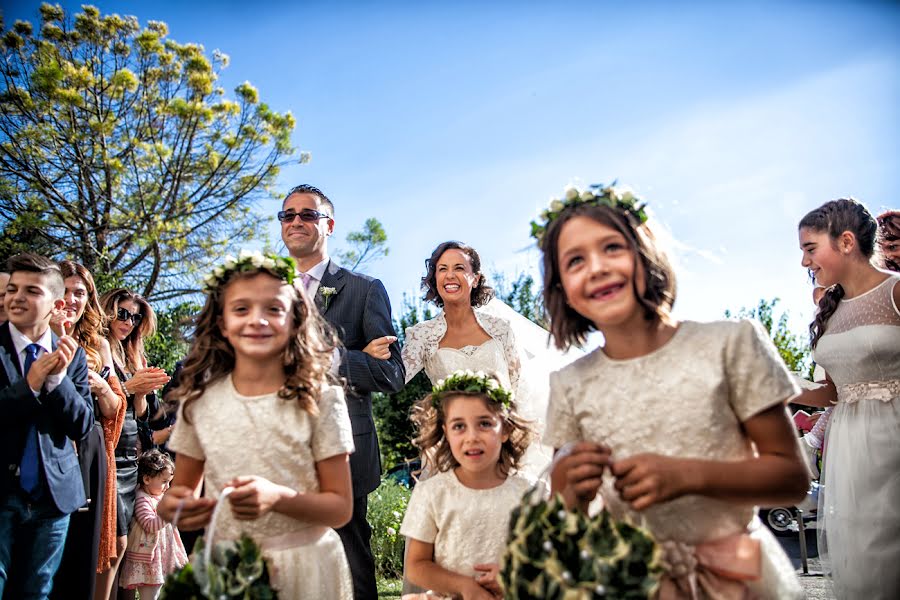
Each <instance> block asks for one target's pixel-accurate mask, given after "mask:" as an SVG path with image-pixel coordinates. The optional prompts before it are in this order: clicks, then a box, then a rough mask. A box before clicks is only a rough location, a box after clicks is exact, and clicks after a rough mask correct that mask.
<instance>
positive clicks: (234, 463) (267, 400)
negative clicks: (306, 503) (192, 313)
mask: <svg viewBox="0 0 900 600" xmlns="http://www.w3.org/2000/svg"><path fill="white" fill-rule="evenodd" d="M318 406H319V415H318V417H311V416H310V415H309V414H308V413H307V412H306V411H304V410H302V409H300V408H299V406H298V405H297V403H296V402H291V401H284V400H281V399H279V398H278V397H277V396H276V395H275V394H266V395H263V396H242V395H240V394H239V393H238V392H237V390H235V389H234V385H233V384H232V381H231V377H230V376H228V377H225V378H223V379H222V380H220V381H218V382H215V383H214V384H212V385H210V386H209V387H207V389H206V392H205V393H204V394H203V395H202V396H201V397H200V398H198V399H197V400H196V402H194V403H193V404H191V405H190V406H189V407H188V414H189V416H190V417H191V422H190V423H188V422H187V421H186V420H185V418H184V414H183V409H182V408H179V410H178V420H177V421H176V424H175V429H174V431H173V432H172V437H171V439H170V441H169V447H170V448H172V449H173V450H174V451H175V452H177V453H179V454H184V455H185V456H190V457H191V458H195V459H197V460H202V461H204V462H205V464H204V468H203V473H204V477H205V482H206V486H205V489H204V496H206V497H209V498H217V497H218V496H219V493H220V492H221V490H222V487H223V486H224V485H225V484H226V483H227V482H228V481H230V480H231V479H232V478H234V477H237V476H240V475H258V476H260V477H264V478H266V479H268V480H270V481H272V482H274V483H278V484H281V485H285V486H288V487H290V488H293V489H296V490H299V491H300V492H316V491H318V490H319V480H318V478H317V476H316V462H317V461H321V460H325V459H326V458H330V457H332V456H336V455H338V454H343V453H348V452H353V433H352V431H351V429H350V417H349V416H348V413H347V405H346V403H345V401H344V393H343V390H342V389H341V388H339V387H335V386H328V387H325V388H324V389H323V391H322V394H321V396H320V398H319V402H318ZM242 532H246V533H247V534H249V535H250V536H252V537H253V538H254V539H255V540H256V541H257V542H258V543H259V544H260V545H261V546H262V547H263V550H264V552H265V555H266V557H267V558H268V559H269V565H270V568H271V569H272V574H273V584H274V585H273V587H276V588H277V589H278V591H279V593H280V597H281V598H290V599H294V598H309V599H320V598H338V599H343V598H348V599H350V598H352V597H353V585H352V583H351V579H350V568H349V566H348V563H347V558H346V556H345V554H344V547H343V545H342V544H341V540H340V538H339V537H338V534H337V533H336V532H335V531H334V530H333V529H330V528H328V527H323V526H320V525H314V524H311V523H304V522H303V521H300V520H298V519H293V518H291V517H287V516H285V515H282V514H279V513H276V512H270V513H268V514H266V515H264V516H263V517H260V518H259V519H257V520H255V521H238V520H236V519H235V518H234V517H233V516H232V514H231V511H230V510H225V509H223V510H222V511H221V512H220V513H219V517H218V523H217V524H216V541H219V540H228V539H236V538H238V537H240V535H241V533H242Z"/></svg>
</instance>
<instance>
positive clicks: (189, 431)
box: [168, 398, 206, 460]
mask: <svg viewBox="0 0 900 600" xmlns="http://www.w3.org/2000/svg"><path fill="white" fill-rule="evenodd" d="M199 401H200V399H199V398H198V399H197V400H195V401H194V407H193V408H196V407H197V403H198V402H199ZM191 414H192V415H193V414H194V413H193V412H191ZM168 446H169V448H171V449H172V450H174V451H175V452H177V453H179V454H184V455H185V456H190V457H191V458H195V459H197V460H206V454H205V453H204V452H203V445H202V444H201V443H200V438H199V437H198V436H197V430H196V429H195V428H194V424H193V423H188V422H187V420H186V419H185V418H184V403H180V404H179V405H178V412H177V416H176V418H175V426H174V428H173V429H172V435H171V436H170V437H169V443H168Z"/></svg>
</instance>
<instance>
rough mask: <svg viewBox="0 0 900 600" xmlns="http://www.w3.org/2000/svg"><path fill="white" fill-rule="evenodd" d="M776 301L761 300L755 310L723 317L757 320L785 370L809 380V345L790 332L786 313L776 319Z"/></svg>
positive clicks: (810, 363) (726, 312) (745, 310)
mask: <svg viewBox="0 0 900 600" xmlns="http://www.w3.org/2000/svg"><path fill="white" fill-rule="evenodd" d="M778 301H779V299H778V298H772V299H771V300H766V299H765V298H763V299H761V300H760V301H759V304H757V305H756V308H747V307H743V308H741V309H740V310H739V311H738V312H737V314H736V315H735V314H732V313H731V311H729V310H726V311H725V317H726V318H729V319H731V318H738V319H756V320H758V321H759V322H760V323H762V326H763V327H764V328H765V329H766V331H767V332H768V333H769V337H771V338H772V342H774V344H775V347H776V348H777V349H778V354H780V355H781V358H782V360H784V364H786V365H787V368H788V369H789V370H791V371H793V372H795V373H800V374H802V375H804V376H808V377H809V378H810V379H811V378H812V368H813V367H812V362H811V360H810V353H809V344H808V342H807V340H806V337H805V336H799V335H797V334H795V333H793V332H792V331H791V330H790V327H789V326H788V314H787V313H781V315H780V316H779V317H778V318H777V319H776V317H775V305H776V304H778Z"/></svg>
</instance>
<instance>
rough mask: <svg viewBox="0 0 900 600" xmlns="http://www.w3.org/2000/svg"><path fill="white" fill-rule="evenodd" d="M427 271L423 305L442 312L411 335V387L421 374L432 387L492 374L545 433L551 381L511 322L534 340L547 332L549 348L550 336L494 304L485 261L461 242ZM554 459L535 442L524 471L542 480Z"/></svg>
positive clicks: (406, 352) (442, 248) (447, 246)
mask: <svg viewBox="0 0 900 600" xmlns="http://www.w3.org/2000/svg"><path fill="white" fill-rule="evenodd" d="M425 266H426V268H427V273H426V274H425V276H424V277H423V278H422V289H423V290H424V291H425V297H424V299H425V301H426V302H428V301H430V302H433V303H434V304H436V305H437V306H438V308H441V309H443V310H442V311H441V312H440V313H439V314H438V315H437V316H436V317H435V318H433V319H429V320H428V321H423V322H421V323H417V324H415V325H413V326H412V327H409V328H408V329H407V330H406V343H405V345H404V347H403V354H402V356H403V365H404V366H405V367H406V381H407V382H409V381H410V380H411V379H412V378H413V377H414V376H415V375H416V373H418V372H419V371H421V370H422V369H424V370H425V374H426V375H427V376H428V379H430V380H431V381H432V383H434V382H437V381H439V380H441V379H444V378H445V377H447V376H448V375H449V374H450V373H452V372H453V371H456V370H458V369H471V370H472V371H484V372H485V373H492V374H494V375H495V376H496V377H497V378H498V380H499V381H500V383H502V384H503V386H504V387H507V389H511V390H514V391H515V398H516V404H517V405H518V408H519V411H520V413H521V414H522V415H523V416H526V417H527V418H529V419H531V420H533V421H535V422H536V426H537V429H538V433H541V432H542V430H543V421H544V418H545V415H546V411H547V398H548V394H547V392H548V390H546V389H545V388H546V382H545V381H543V379H546V377H544V378H541V377H540V376H535V375H534V374H533V373H532V370H533V369H532V368H531V366H532V363H535V364H536V363H538V362H541V363H544V362H546V361H545V360H541V361H538V360H535V359H536V356H535V353H534V352H529V351H528V350H526V349H524V348H522V347H521V343H520V342H517V336H516V334H514V333H513V326H512V324H511V322H517V321H523V322H527V324H524V325H523V324H522V323H519V325H518V326H517V330H520V331H523V332H528V334H529V335H530V331H531V330H530V329H529V327H530V328H532V329H534V330H537V331H540V332H542V333H543V338H542V342H541V343H542V344H543V345H544V347H545V348H546V340H547V337H546V335H547V332H546V331H545V330H543V329H541V328H539V327H538V326H537V325H534V324H532V323H531V322H530V321H528V320H527V319H525V318H524V317H521V316H520V315H518V314H517V313H516V312H515V311H513V310H512V309H510V308H509V307H508V306H506V305H504V304H503V303H502V302H500V301H499V300H492V298H493V296H494V290H493V289H492V288H491V287H490V286H488V285H487V283H486V282H485V277H484V274H483V273H482V272H481V258H480V257H479V256H478V252H476V251H475V249H474V248H472V247H471V246H468V245H466V244H464V243H462V242H457V241H448V242H444V243H442V244H440V245H438V247H437V248H435V249H434V252H432V253H431V257H430V258H429V259H428V260H426V261H425ZM498 305H499V306H498ZM500 315H502V316H500ZM536 337H537V338H541V336H540V335H537V336H536ZM541 343H538V344H534V345H536V346H540V345H541ZM542 358H544V357H542ZM523 361H524V362H525V363H526V364H527V365H528V366H529V368H528V372H529V377H522V376H521V374H522V364H523ZM543 370H544V371H546V367H543ZM547 373H549V371H547V372H545V373H544V374H545V375H546V374H547ZM551 458H552V450H551V449H549V448H543V447H542V446H541V445H540V444H539V443H537V442H535V443H533V444H532V447H531V448H530V449H529V452H528V453H527V454H526V456H525V458H524V461H523V469H524V470H526V471H528V472H530V473H532V474H533V475H537V474H539V473H540V472H541V471H542V470H543V468H544V467H545V466H546V465H547V464H548V463H549V461H550V459H551Z"/></svg>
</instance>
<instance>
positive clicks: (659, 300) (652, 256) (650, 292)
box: [541, 204, 676, 350]
mask: <svg viewBox="0 0 900 600" xmlns="http://www.w3.org/2000/svg"><path fill="white" fill-rule="evenodd" d="M575 217H587V218H589V219H593V220H594V221H597V222H598V223H601V224H603V225H606V226H607V227H610V228H612V229H615V230H616V231H618V232H619V233H621V234H622V235H623V236H624V237H625V240H626V241H627V242H628V247H629V249H630V250H631V251H632V253H633V254H634V261H635V266H637V264H638V261H640V265H641V267H643V273H644V293H643V294H639V293H638V282H637V278H636V277H635V278H633V279H632V281H631V285H632V291H633V292H634V296H635V298H637V300H638V303H639V304H640V305H641V306H642V307H643V309H644V318H645V319H646V320H647V321H656V320H664V319H668V318H669V315H670V314H671V312H672V306H673V305H674V304H675V296H676V282H675V271H674V270H673V269H672V264H671V263H670V262H669V258H668V256H666V253H665V252H664V251H663V250H662V248H660V247H659V246H658V245H657V242H656V236H655V235H654V234H653V231H652V230H651V229H650V227H649V226H648V225H647V224H646V223H641V222H639V221H638V220H637V219H636V218H635V217H634V215H632V214H631V213H630V212H627V211H623V210H619V209H615V208H611V207H609V206H602V205H601V206H594V205H590V204H576V205H574V206H571V207H568V208H566V209H565V210H564V211H563V212H562V213H560V215H559V216H558V217H557V218H556V219H554V220H553V221H552V222H551V223H550V225H549V226H548V227H547V231H546V233H545V234H544V237H543V238H542V240H541V253H542V271H543V274H544V306H545V308H546V311H547V315H548V316H549V317H550V333H551V334H552V335H553V341H554V343H555V345H556V347H557V348H559V349H560V350H568V349H569V347H570V346H573V345H577V346H580V345H582V344H584V343H585V341H586V339H587V334H588V333H590V332H591V331H595V330H596V329H597V327H596V325H595V324H594V323H593V322H592V321H591V320H590V319H588V318H587V317H584V316H583V315H581V314H579V313H578V312H576V311H575V310H574V309H573V308H572V307H571V306H569V303H568V300H567V299H566V292H565V290H563V287H562V279H561V275H560V270H559V235H560V232H561V231H562V229H563V226H564V225H565V224H566V223H568V222H569V221H570V220H572V219H573V218H575ZM635 273H637V269H635Z"/></svg>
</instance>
